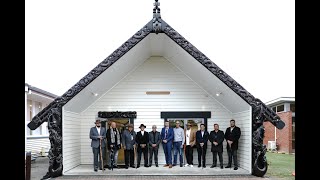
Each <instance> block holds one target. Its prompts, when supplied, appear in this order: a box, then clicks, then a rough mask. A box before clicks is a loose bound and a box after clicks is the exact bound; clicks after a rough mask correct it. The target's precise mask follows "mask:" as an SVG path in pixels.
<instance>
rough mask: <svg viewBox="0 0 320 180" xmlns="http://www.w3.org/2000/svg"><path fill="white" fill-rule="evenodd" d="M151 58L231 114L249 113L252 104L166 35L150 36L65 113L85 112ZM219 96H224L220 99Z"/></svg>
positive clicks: (89, 86)
mask: <svg viewBox="0 0 320 180" xmlns="http://www.w3.org/2000/svg"><path fill="white" fill-rule="evenodd" d="M151 56H163V57H164V58H166V59H167V60H168V61H170V62H171V63H172V64H174V65H175V66H176V67H177V68H178V69H180V70H181V71H182V72H183V73H185V75H187V76H188V77H189V78H191V79H192V80H193V81H194V82H195V83H197V84H198V85H199V86H200V87H201V88H202V89H203V90H204V91H206V92H207V93H208V95H209V96H211V97H213V98H214V99H216V100H217V101H218V102H220V103H221V104H222V105H223V106H224V107H225V108H226V109H228V110H229V111H231V112H233V113H235V112H241V111H245V110H249V107H250V105H249V104H247V103H246V102H245V101H244V100H243V99H242V98H241V97H239V96H238V95H237V94H236V93H235V92H233V91H232V90H231V89H230V88H229V87H228V86H227V85H225V84H224V83H223V82H222V81H220V80H219V79H218V78H217V77H216V76H215V75H213V74H212V73H211V72H209V71H208V70H207V69H206V68H205V67H204V66H203V65H202V64H201V63H199V62H198V61H197V60H196V59H194V58H193V57H192V56H191V55H189V54H188V52H186V51H185V50H184V49H182V48H181V47H180V46H179V45H178V44H176V43H175V42H174V41H173V40H171V39H170V38H169V37H168V36H167V35H165V34H164V33H159V34H155V33H150V34H149V35H148V36H147V37H146V38H144V39H143V40H142V41H141V42H140V43H138V44H137V45H136V46H135V47H133V48H132V49H131V50H130V51H129V52H128V53H126V54H125V55H123V56H122V57H121V58H120V59H119V60H118V61H117V62H115V63H114V64H113V65H112V66H111V67H109V68H108V69H107V70H105V71H104V72H103V73H102V74H101V75H100V76H99V77H97V78H96V79H95V80H94V81H93V82H92V83H90V84H89V85H88V86H86V87H85V88H84V89H83V90H82V91H81V92H79V93H78V94H77V95H76V96H74V97H73V98H72V99H71V100H70V101H69V102H68V103H67V104H66V105H65V106H64V108H65V110H67V111H72V112H76V113H81V112H82V111H84V110H85V109H86V108H88V107H89V106H90V105H91V104H92V103H94V102H95V101H96V100H98V99H99V98H100V97H101V96H103V94H105V93H106V92H108V91H109V90H111V89H112V87H114V86H115V85H116V84H117V83H118V82H120V81H121V79H123V78H124V77H125V76H126V75H128V74H129V73H130V72H132V71H134V70H135V69H136V68H137V67H139V66H140V65H141V64H142V63H143V62H144V61H145V60H147V59H148V58H149V57H151ZM95 93H97V94H98V95H97V96H95V95H94V94H95ZM217 93H222V94H220V95H219V96H216V94H217Z"/></svg>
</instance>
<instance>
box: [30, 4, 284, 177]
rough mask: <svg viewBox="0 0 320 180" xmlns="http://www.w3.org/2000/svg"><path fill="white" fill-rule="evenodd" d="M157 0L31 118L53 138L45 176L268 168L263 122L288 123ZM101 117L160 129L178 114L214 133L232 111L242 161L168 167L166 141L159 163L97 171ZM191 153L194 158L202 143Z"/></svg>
mask: <svg viewBox="0 0 320 180" xmlns="http://www.w3.org/2000/svg"><path fill="white" fill-rule="evenodd" d="M159 5H160V3H159V2H158V0H156V2H155V3H154V8H153V18H152V19H151V20H150V21H149V22H147V23H146V25H145V26H143V27H142V28H141V29H140V30H138V31H137V32H136V33H135V34H134V35H133V36H132V37H130V38H129V39H128V40H127V41H126V42H124V43H123V44H122V45H121V46H120V47H119V48H118V49H116V50H115V51H114V52H112V53H111V54H110V55H109V56H108V57H107V58H105V59H104V60H103V61H102V62H101V63H100V64H98V65H97V66H96V67H95V68H94V69H92V70H91V71H90V72H89V73H88V74H87V75H85V76H84V77H82V78H81V79H80V80H79V81H78V82H76V83H75V85H74V86H72V87H71V88H70V89H68V90H67V91H66V92H65V93H64V94H63V95H62V96H59V97H57V98H55V100H54V101H53V102H51V103H50V104H49V105H48V106H47V107H46V108H44V109H43V110H42V111H40V112H39V113H38V114H37V115H36V116H34V117H33V119H32V121H31V122H30V123H29V124H28V127H29V128H30V129H31V130H35V129H37V128H38V127H40V126H41V124H42V123H44V122H48V129H49V140H50V144H51V145H50V150H49V154H48V157H49V169H48V172H47V174H46V175H45V176H47V177H57V176H62V175H65V176H67V175H94V174H98V175H103V174H105V175H106V176H112V175H124V174H125V175H177V174H179V175H197V176H199V175H229V174H230V175H233V174H239V175H250V174H253V175H255V176H263V175H264V174H265V173H266V171H267V159H266V157H265V153H266V147H265V146H264V145H263V137H264V128H263V122H264V121H269V122H271V123H272V124H273V125H274V126H275V127H277V128H278V129H282V128H283V127H284V126H285V124H284V123H283V121H282V120H281V119H280V118H279V116H278V115H277V114H276V113H275V112H274V111H272V109H270V108H269V107H267V106H266V105H265V104H264V103H263V102H262V101H261V100H259V99H258V98H255V97H254V96H253V95H252V94H250V93H249V92H248V91H247V90H246V89H245V88H244V87H242V86H241V85H240V84H239V83H237V82H236V81H235V80H234V79H233V78H232V77H230V76H229V75H228V74H227V73H226V72H225V71H223V70H222V69H221V68H219V66H217V65H216V64H215V63H214V62H212V61H211V60H210V59H209V57H207V56H206V55H204V54H203V53H202V52H201V51H200V50H199V49H197V48H196V47H195V46H193V45H192V44H191V43H190V42H189V41H188V40H187V39H185V38H184V37H183V36H182V35H181V34H179V33H178V32H177V31H176V30H174V29H173V27H172V26H170V25H169V24H168V23H166V22H165V21H164V20H163V19H162V18H161V15H160V8H159ZM199 33H200V32H199ZM61 81H63V79H61ZM263 88H265V87H263ZM97 118H98V119H100V120H101V121H102V126H105V127H106V128H109V125H110V122H111V121H112V122H116V124H117V128H118V129H119V131H120V133H121V132H123V131H124V130H125V129H126V128H127V125H128V124H129V123H131V124H133V125H134V131H136V132H138V131H140V129H139V126H140V124H144V125H145V126H146V131H147V132H150V131H151V127H152V125H156V126H157V130H158V131H159V132H160V131H161V128H162V127H163V126H164V121H166V120H168V121H169V123H170V126H172V127H174V125H175V124H174V122H175V121H176V120H180V122H181V127H182V128H186V124H187V123H192V124H193V126H192V127H193V128H196V129H197V130H198V129H199V128H200V124H205V125H206V127H207V128H206V130H207V131H208V132H209V133H210V131H212V130H213V125H214V124H215V123H217V124H219V125H220V130H222V131H225V130H226V128H227V127H229V126H230V120H231V119H234V120H235V122H236V126H238V127H240V128H241V137H240V139H239V149H238V164H239V169H238V170H237V171H234V170H233V169H230V168H229V169H228V168H224V169H220V168H197V167H196V166H195V167H193V168H190V167H178V166H176V167H173V168H171V169H169V168H164V167H162V165H164V164H165V156H164V152H163V149H162V145H161V144H160V148H159V155H158V157H159V165H160V166H159V167H150V168H146V167H140V168H139V169H134V168H129V169H124V168H118V169H114V170H113V171H110V170H108V169H107V170H106V171H103V172H102V171H99V172H94V171H93V168H92V167H93V166H92V165H93V153H92V148H91V146H90V143H91V139H90V138H89V131H90V128H91V127H94V126H95V125H94V122H95V120H96V119H97ZM223 143H224V145H223V148H224V150H223V162H224V164H225V165H226V164H227V162H228V156H227V150H226V144H227V143H226V141H224V142H223ZM210 150H211V143H208V148H207V153H206V161H207V162H206V163H207V165H211V164H212V153H211V151H210ZM106 153H107V150H106ZM193 156H194V158H193V161H194V164H195V165H196V164H197V163H198V158H197V157H198V154H197V151H196V150H194V151H193ZM107 158H109V157H108V156H106V159H105V163H106V161H107ZM142 159H143V157H142ZM142 162H143V161H142ZM218 162H219V161H218ZM123 164H124V153H123V149H120V151H119V156H118V165H119V167H121V165H123ZM185 168H188V170H186V169H185Z"/></svg>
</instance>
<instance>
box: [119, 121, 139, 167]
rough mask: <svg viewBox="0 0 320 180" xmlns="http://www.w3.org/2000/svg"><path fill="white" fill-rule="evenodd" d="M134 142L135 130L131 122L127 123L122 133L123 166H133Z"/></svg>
mask: <svg viewBox="0 0 320 180" xmlns="http://www.w3.org/2000/svg"><path fill="white" fill-rule="evenodd" d="M135 144H136V132H135V131H134V130H133V124H128V129H126V130H125V131H124V132H123V135H122V147H123V149H124V161H125V168H126V169H128V168H129V164H130V167H132V168H135V166H134V146H135Z"/></svg>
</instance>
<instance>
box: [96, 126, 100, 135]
mask: <svg viewBox="0 0 320 180" xmlns="http://www.w3.org/2000/svg"><path fill="white" fill-rule="evenodd" d="M96 128H97V131H98V134H99V135H100V128H99V127H97V126H96Z"/></svg>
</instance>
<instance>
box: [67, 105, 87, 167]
mask: <svg viewBox="0 0 320 180" xmlns="http://www.w3.org/2000/svg"><path fill="white" fill-rule="evenodd" d="M80 123H81V120H80V115H79V114H78V113H74V112H70V111H65V110H64V108H63V116H62V129H63V131H62V140H63V141H62V154H63V173H64V172H66V171H68V170H70V169H72V168H74V167H76V166H78V165H80V159H81V158H80V152H81V148H80V146H81V142H80V135H81V128H80ZM88 137H89V136H88Z"/></svg>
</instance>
